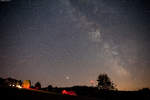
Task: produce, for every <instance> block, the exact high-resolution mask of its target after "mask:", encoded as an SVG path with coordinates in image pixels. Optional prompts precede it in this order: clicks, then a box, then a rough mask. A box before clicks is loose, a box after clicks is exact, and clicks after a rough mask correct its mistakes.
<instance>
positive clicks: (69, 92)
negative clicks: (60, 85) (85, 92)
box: [62, 90, 77, 96]
mask: <svg viewBox="0 0 150 100" xmlns="http://www.w3.org/2000/svg"><path fill="white" fill-rule="evenodd" d="M62 94H66V95H72V96H77V94H76V93H75V92H74V91H66V90H63V91H62Z"/></svg>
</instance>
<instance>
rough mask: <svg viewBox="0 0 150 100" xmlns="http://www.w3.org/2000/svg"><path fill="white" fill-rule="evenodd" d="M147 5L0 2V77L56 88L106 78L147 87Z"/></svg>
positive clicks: (125, 86) (136, 1)
mask: <svg viewBox="0 0 150 100" xmlns="http://www.w3.org/2000/svg"><path fill="white" fill-rule="evenodd" d="M149 5H150V3H148V0H0V77H3V78H7V77H13V78H16V79H18V80H28V79H29V80H31V82H32V84H34V83H35V82H37V81H40V82H41V84H42V87H45V86H48V85H49V84H51V85H53V86H58V87H65V86H74V85H87V86H91V84H90V80H94V81H95V83H94V85H95V86H96V85H97V83H96V80H97V77H98V75H99V74H100V73H107V74H108V76H109V77H110V78H111V80H112V81H113V82H114V83H115V84H116V85H117V88H118V89H120V90H135V89H139V88H143V87H150V78H149V76H150V66H149V65H150V53H149V51H150V39H149V37H150V33H149V32H150V7H149Z"/></svg>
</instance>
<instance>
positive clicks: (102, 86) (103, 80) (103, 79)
mask: <svg viewBox="0 0 150 100" xmlns="http://www.w3.org/2000/svg"><path fill="white" fill-rule="evenodd" d="M97 81H98V89H99V90H114V89H116V88H115V85H114V83H113V82H112V81H111V80H110V78H109V77H108V75H107V74H100V75H99V76H98V80H97Z"/></svg>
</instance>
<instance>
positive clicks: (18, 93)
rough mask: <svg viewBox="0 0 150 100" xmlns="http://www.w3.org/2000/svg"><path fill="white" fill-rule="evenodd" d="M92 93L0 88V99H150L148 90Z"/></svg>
mask: <svg viewBox="0 0 150 100" xmlns="http://www.w3.org/2000/svg"><path fill="white" fill-rule="evenodd" d="M92 93H93V95H91V96H90V95H78V96H69V95H62V94H60V93H55V92H48V91H42V90H33V89H17V88H0V100H150V91H132V92H129V91H128V92H125V91H115V92H111V91H109V92H106V91H105V92H104V91H103V92H102V91H101V92H99V93H98V94H97V93H94V92H92Z"/></svg>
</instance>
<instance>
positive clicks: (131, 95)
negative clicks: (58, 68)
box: [0, 74, 150, 100]
mask: <svg viewBox="0 0 150 100" xmlns="http://www.w3.org/2000/svg"><path fill="white" fill-rule="evenodd" d="M97 81H98V84H97V86H96V87H93V86H73V87H53V86H52V85H49V86H47V87H45V88H42V86H41V83H40V82H36V83H35V85H31V81H30V80H24V81H21V80H16V79H13V78H6V79H3V78H0V88H3V89H4V88H24V87H26V85H27V86H28V87H29V88H31V89H36V90H42V91H46V92H51V93H57V94H62V91H64V90H65V91H73V92H74V93H76V94H77V96H84V97H92V98H98V99H104V100H126V99H141V100H150V89H149V88H143V89H140V90H137V91H119V90H117V89H116V85H115V84H114V83H113V82H112V81H111V80H110V78H109V77H108V75H107V74H100V75H99V76H98V79H97ZM148 98H149V99H148Z"/></svg>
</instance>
